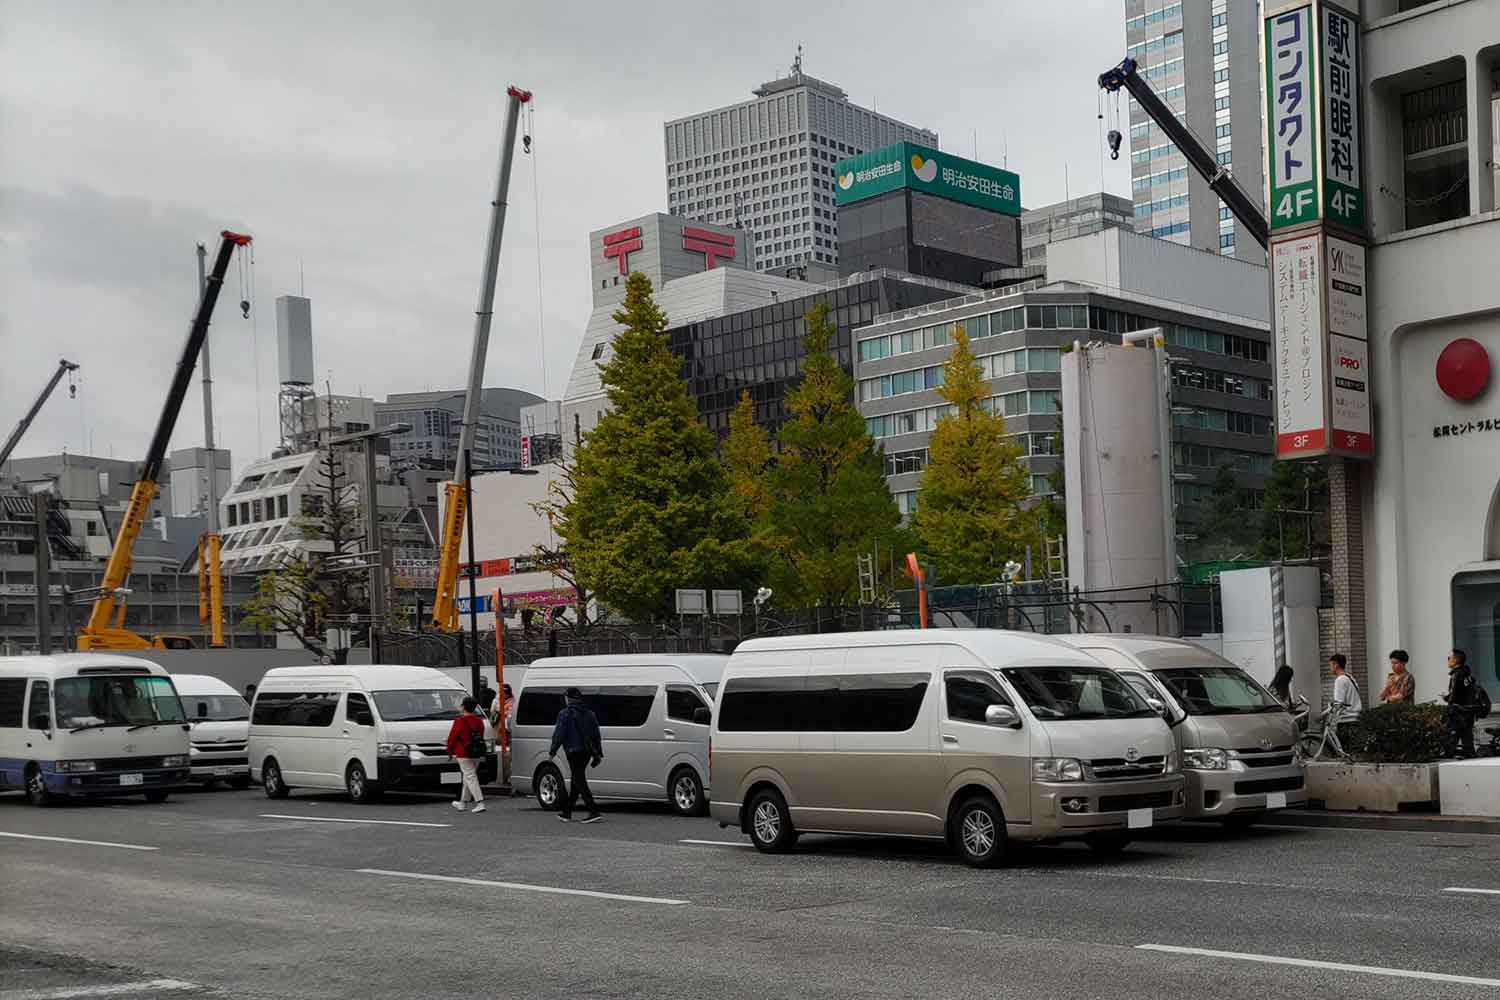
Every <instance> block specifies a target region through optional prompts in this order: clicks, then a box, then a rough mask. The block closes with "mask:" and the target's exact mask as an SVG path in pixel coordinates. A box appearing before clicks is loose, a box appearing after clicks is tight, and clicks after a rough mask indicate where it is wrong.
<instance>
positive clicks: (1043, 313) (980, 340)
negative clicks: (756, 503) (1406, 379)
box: [855, 228, 1273, 521]
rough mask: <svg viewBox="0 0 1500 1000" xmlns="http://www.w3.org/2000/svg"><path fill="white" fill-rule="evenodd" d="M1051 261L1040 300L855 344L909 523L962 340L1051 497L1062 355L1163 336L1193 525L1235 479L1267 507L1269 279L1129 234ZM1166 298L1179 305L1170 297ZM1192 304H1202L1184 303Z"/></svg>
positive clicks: (877, 330) (955, 307)
mask: <svg viewBox="0 0 1500 1000" xmlns="http://www.w3.org/2000/svg"><path fill="white" fill-rule="evenodd" d="M1048 256H1049V260H1048V265H1047V274H1048V276H1047V280H1046V282H1045V283H1042V284H1041V285H1040V286H1037V285H1036V283H1027V284H1026V285H1021V286H1017V287H1015V288H1009V289H998V290H994V291H985V292H976V293H973V294H970V295H967V296H964V297H962V298H958V299H953V300H949V301H942V302H935V303H929V304H922V305H918V306H916V307H913V308H907V309H904V310H900V311H895V312H891V313H889V314H886V315H882V316H878V317H876V319H875V320H874V322H873V323H870V324H869V325H867V326H863V327H861V328H860V329H859V330H857V331H856V338H857V344H856V347H857V350H856V366H855V383H856V390H857V394H858V397H857V398H858V401H859V407H860V412H861V413H862V414H863V415H864V417H865V419H866V422H867V424H868V426H869V428H870V433H871V434H872V435H874V437H875V439H876V440H877V442H879V443H880V444H881V446H882V447H883V448H884V450H885V461H886V476H887V483H888V485H889V486H890V489H891V492H892V493H893V494H894V495H895V496H896V498H897V503H898V506H900V508H901V510H902V512H903V513H908V514H909V513H910V512H911V511H913V510H915V509H916V506H917V502H918V490H919V488H920V485H921V479H922V470H923V468H924V467H925V466H926V464H927V458H928V454H927V445H928V441H929V440H930V439H931V436H932V431H933V429H934V428H935V427H936V425H937V421H938V420H939V418H941V417H942V416H943V415H944V414H945V413H946V412H947V409H948V404H947V403H946V402H945V401H944V400H943V399H942V397H941V396H940V395H939V392H938V390H939V388H940V387H941V385H942V380H943V363H944V362H945V361H947V359H948V357H949V355H950V354H951V353H952V349H953V347H952V345H953V332H954V328H955V327H958V326H962V327H963V329H964V332H965V333H966V334H968V336H969V338H970V340H971V341H972V348H971V349H972V350H973V352H974V354H975V355H976V356H977V357H978V359H979V362H980V364H981V366H982V367H983V369H984V374H985V377H986V379H987V380H988V381H989V385H990V391H991V393H992V396H991V399H992V401H993V402H992V405H993V406H995V407H996V408H997V410H998V411H999V412H1000V413H1002V414H1003V415H1004V417H1005V421H1006V432H1007V434H1009V435H1010V436H1011V437H1013V438H1014V439H1015V441H1016V443H1017V444H1019V445H1020V446H1021V450H1022V455H1023V456H1024V458H1023V463H1024V465H1025V467H1026V468H1027V469H1028V471H1029V473H1030V475H1031V486H1032V492H1033V493H1034V494H1036V495H1038V496H1045V495H1047V494H1050V493H1052V492H1053V488H1052V477H1053V475H1054V474H1055V473H1057V471H1058V467H1059V461H1060V460H1059V458H1058V457H1057V456H1058V448H1057V435H1058V431H1059V427H1060V419H1061V414H1062V401H1061V395H1060V393H1061V388H1062V378H1061V369H1062V365H1061V360H1062V352H1063V350H1065V349H1069V348H1071V345H1072V344H1073V342H1074V341H1082V342H1087V341H1093V340H1103V341H1112V342H1119V340H1120V335H1121V334H1124V333H1128V332H1131V331H1135V330H1140V329H1145V328H1148V327H1161V328H1162V330H1163V331H1164V333H1165V335H1166V339H1167V344H1168V346H1169V349H1170V351H1171V353H1172V356H1173V358H1174V365H1173V372H1172V377H1173V384H1174V391H1173V402H1174V414H1173V422H1174V430H1173V467H1174V469H1175V470H1176V471H1177V472H1179V473H1181V477H1180V479H1179V481H1178V483H1177V484H1176V502H1177V503H1179V504H1180V505H1181V509H1182V511H1183V515H1182V516H1183V517H1184V519H1185V520H1187V521H1191V520H1192V517H1193V514H1192V509H1191V508H1192V507H1193V506H1194V505H1196V504H1197V503H1199V502H1200V501H1201V500H1203V499H1204V498H1205V497H1206V496H1207V495H1208V494H1209V492H1210V491H1211V487H1212V482H1213V478H1214V476H1215V475H1216V474H1217V470H1218V469H1219V467H1221V466H1225V465H1227V466H1229V467H1230V468H1232V469H1233V470H1234V471H1235V473H1236V477H1237V479H1238V481H1239V484H1240V485H1241V486H1242V487H1243V488H1245V489H1246V490H1247V491H1249V492H1248V494H1247V495H1248V496H1250V497H1251V498H1252V499H1253V498H1255V497H1256V496H1257V495H1258V492H1259V491H1261V490H1263V488H1264V485H1265V479H1266V477H1267V476H1268V475H1269V474H1270V471H1271V452H1272V439H1271V413H1272V402H1271V398H1272V392H1271V385H1272V378H1273V374H1272V370H1271V365H1270V362H1269V354H1268V344H1269V340H1270V332H1269V322H1268V316H1267V313H1268V309H1269V305H1268V303H1267V300H1266V296H1265V287H1266V284H1265V283H1266V277H1265V268H1263V267H1260V266H1258V265H1253V264H1250V263H1248V262H1243V261H1237V260H1226V259H1223V258H1221V257H1219V256H1218V255H1215V254H1208V253H1205V252H1201V251H1196V250H1191V249H1188V248H1185V247H1179V246H1173V245H1172V244H1169V243H1166V242H1165V241H1162V240H1156V239H1150V238H1147V237H1141V236H1137V235H1135V234H1134V233H1130V232H1129V231H1127V230H1124V229H1118V228H1117V229H1109V230H1105V231H1103V232H1099V233H1095V234H1093V235H1091V236H1085V237H1079V238H1076V239H1073V240H1068V241H1065V242H1062V243H1055V244H1053V245H1052V246H1051V248H1050V249H1049V254H1048ZM1106 276H1107V278H1108V280H1107V281H1106V280H1103V279H1105V278H1106ZM1167 284H1171V285H1172V286H1173V287H1174V288H1175V289H1176V291H1175V293H1174V294H1175V298H1173V297H1168V296H1166V295H1163V294H1161V293H1162V292H1163V291H1166V290H1167V289H1166V288H1165V287H1163V286H1165V285H1167ZM1247 288H1248V289H1251V290H1252V291H1250V292H1247V291H1246V289H1247ZM1254 289H1259V293H1258V294H1256V293H1255V292H1254V291H1253V290H1254ZM1188 294H1190V295H1192V297H1193V298H1194V300H1195V301H1193V302H1184V301H1181V299H1182V298H1184V297H1186V295H1188ZM1231 309H1232V310H1233V311H1230V310H1231Z"/></svg>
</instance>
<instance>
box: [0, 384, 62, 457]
mask: <svg viewBox="0 0 1500 1000" xmlns="http://www.w3.org/2000/svg"><path fill="white" fill-rule="evenodd" d="M77 370H78V366H77V365H75V364H74V363H73V362H71V361H69V360H68V359H67V358H63V359H62V360H60V361H58V363H57V371H55V372H53V373H52V377H51V378H50V379H48V380H47V384H46V386H44V387H43V388H42V392H41V395H39V396H37V398H36V402H35V403H32V404H31V409H29V410H27V411H26V415H25V416H24V417H22V418H21V422H20V423H19V424H16V429H15V430H13V431H11V432H10V437H8V438H6V439H5V447H4V448H0V465H4V464H5V460H6V459H7V458H10V453H11V452H13V451H15V450H16V445H18V444H20V443H21V437H22V435H24V434H25V433H26V428H28V427H30V426H31V422H32V421H33V420H35V419H36V415H37V414H38V413H40V412H41V410H42V406H43V405H44V404H45V403H46V402H47V397H48V396H50V395H52V390H53V389H56V388H57V383H59V382H61V381H62V377H63V376H64V375H68V374H70V373H72V372H76V371H77ZM68 394H69V395H70V396H76V395H78V387H77V386H76V385H73V384H71V383H69V385H68Z"/></svg>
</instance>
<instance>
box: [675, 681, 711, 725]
mask: <svg viewBox="0 0 1500 1000" xmlns="http://www.w3.org/2000/svg"><path fill="white" fill-rule="evenodd" d="M707 707H708V706H707V705H705V704H704V703H703V699H702V698H700V697H698V692H696V691H694V690H693V689H692V688H690V687H669V688H667V718H669V719H677V720H678V721H680V722H692V721H693V713H694V712H695V711H697V710H698V709H700V708H707Z"/></svg>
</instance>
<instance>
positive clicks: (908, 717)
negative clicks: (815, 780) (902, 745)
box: [719, 673, 930, 733]
mask: <svg viewBox="0 0 1500 1000" xmlns="http://www.w3.org/2000/svg"><path fill="white" fill-rule="evenodd" d="M929 679H930V678H929V675H927V674H925V673H921V674H918V673H910V674H828V675H818V676H813V677H808V678H802V677H736V678H733V679H732V680H730V681H729V683H728V684H726V685H725V687H724V695H723V698H722V699H721V707H720V709H719V730H720V731H721V732H763V733H775V732H796V731H805V732H822V733H835V732H842V733H901V732H905V731H906V730H908V729H910V728H911V727H912V726H913V725H915V724H916V721H917V714H918V713H919V712H920V711H921V709H922V699H923V698H924V697H925V696H926V694H927V684H928V681H929Z"/></svg>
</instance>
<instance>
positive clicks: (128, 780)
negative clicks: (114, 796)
mask: <svg viewBox="0 0 1500 1000" xmlns="http://www.w3.org/2000/svg"><path fill="white" fill-rule="evenodd" d="M145 782H146V779H145V778H143V777H141V776H140V775H139V774H122V775H120V784H122V785H142V784H145Z"/></svg>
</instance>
